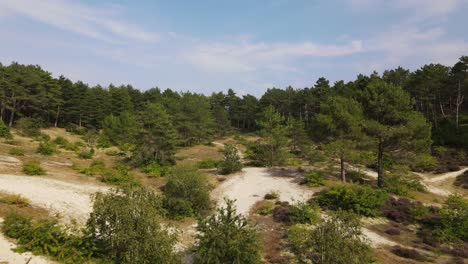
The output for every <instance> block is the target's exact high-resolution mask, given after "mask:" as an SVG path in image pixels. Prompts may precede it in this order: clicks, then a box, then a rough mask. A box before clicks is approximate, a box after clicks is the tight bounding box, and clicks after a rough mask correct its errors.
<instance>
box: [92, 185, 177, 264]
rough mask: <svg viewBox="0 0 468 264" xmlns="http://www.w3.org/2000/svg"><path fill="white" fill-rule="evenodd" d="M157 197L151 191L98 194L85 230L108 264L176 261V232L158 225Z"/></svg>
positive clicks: (158, 207)
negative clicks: (108, 261)
mask: <svg viewBox="0 0 468 264" xmlns="http://www.w3.org/2000/svg"><path fill="white" fill-rule="evenodd" d="M161 210H162V209H161V198H160V197H159V196H157V195H156V194H155V193H154V192H152V191H151V190H146V189H140V188H136V189H123V190H114V191H111V192H108V193H105V194H104V193H98V194H96V196H95V198H94V204H93V212H92V213H91V215H90V218H89V220H88V222H87V224H86V230H87V232H88V233H89V234H90V237H91V238H92V239H93V241H96V244H97V245H98V249H99V251H98V253H99V255H100V256H102V257H103V258H105V259H107V260H110V261H111V262H112V263H167V264H172V263H180V260H179V259H178V257H177V256H176V254H175V253H174V252H173V248H174V246H175V243H176V234H171V233H170V232H168V230H167V229H165V228H164V227H162V225H161V222H160V219H161V213H162V212H161Z"/></svg>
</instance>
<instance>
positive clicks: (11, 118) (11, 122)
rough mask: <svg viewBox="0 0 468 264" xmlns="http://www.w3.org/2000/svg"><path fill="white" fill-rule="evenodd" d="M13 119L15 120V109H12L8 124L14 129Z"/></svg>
mask: <svg viewBox="0 0 468 264" xmlns="http://www.w3.org/2000/svg"><path fill="white" fill-rule="evenodd" d="M13 119H15V110H14V109H11V113H10V122H9V123H8V126H9V127H12V126H13Z"/></svg>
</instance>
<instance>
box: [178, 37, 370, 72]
mask: <svg viewBox="0 0 468 264" xmlns="http://www.w3.org/2000/svg"><path fill="white" fill-rule="evenodd" d="M361 51H362V42H361V41H358V40H356V41H351V42H349V43H346V44H343V45H337V44H330V45H326V44H319V43H314V42H309V41H308V42H302V43H265V42H248V41H246V40H243V41H240V42H238V43H235V44H232V42H224V43H217V44H208V45H207V44H203V45H199V46H197V47H196V48H195V49H193V50H190V51H189V52H186V53H185V54H184V55H183V58H185V59H186V60H187V61H188V62H190V63H191V64H193V65H194V66H196V67H198V68H200V69H202V70H206V71H213V72H250V71H254V70H258V69H259V68H270V69H275V70H287V71H291V70H292V71H295V70H294V68H293V67H288V66H287V62H288V61H293V60H294V59H298V58H304V57H306V58H310V57H336V56H344V55H350V54H355V53H359V52H361ZM269 65H274V67H273V68H272V67H270V66H269Z"/></svg>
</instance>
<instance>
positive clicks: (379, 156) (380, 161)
mask: <svg viewBox="0 0 468 264" xmlns="http://www.w3.org/2000/svg"><path fill="white" fill-rule="evenodd" d="M377 185H378V186H379V187H380V188H382V187H383V144H382V141H380V140H379V152H378V154H377Z"/></svg>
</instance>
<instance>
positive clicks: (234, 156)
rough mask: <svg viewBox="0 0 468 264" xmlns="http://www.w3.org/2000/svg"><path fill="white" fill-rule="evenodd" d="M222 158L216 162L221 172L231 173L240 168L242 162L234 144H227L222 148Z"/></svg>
mask: <svg viewBox="0 0 468 264" xmlns="http://www.w3.org/2000/svg"><path fill="white" fill-rule="evenodd" d="M223 154H224V159H223V160H222V161H221V162H220V163H219V164H218V171H219V173H221V174H225V175H226V174H231V173H235V172H238V171H241V170H242V167H243V166H242V162H241V158H240V156H239V150H238V149H237V148H236V146H234V145H230V144H227V145H225V146H224V149H223Z"/></svg>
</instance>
